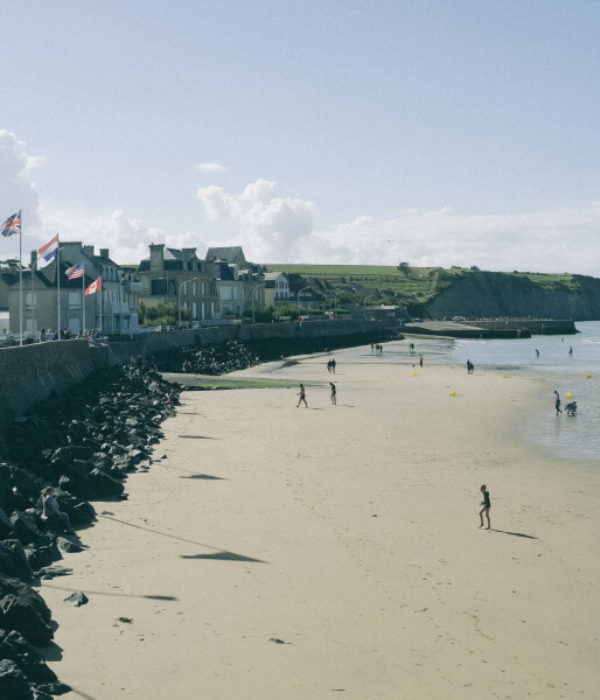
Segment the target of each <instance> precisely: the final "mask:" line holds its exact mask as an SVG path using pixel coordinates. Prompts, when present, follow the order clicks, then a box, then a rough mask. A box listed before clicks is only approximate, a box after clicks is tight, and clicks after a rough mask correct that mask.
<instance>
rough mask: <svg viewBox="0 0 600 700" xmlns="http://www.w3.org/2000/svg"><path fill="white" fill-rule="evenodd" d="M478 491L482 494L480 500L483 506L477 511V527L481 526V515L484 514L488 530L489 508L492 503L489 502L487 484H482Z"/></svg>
mask: <svg viewBox="0 0 600 700" xmlns="http://www.w3.org/2000/svg"><path fill="white" fill-rule="evenodd" d="M480 491H481V493H482V494H483V501H481V505H482V506H483V508H482V509H481V510H480V511H479V518H480V520H481V525H480V526H479V527H483V516H484V515H485V517H486V519H487V527H486V530H489V529H490V527H491V525H492V524H491V522H490V508H491V507H492V504H491V503H490V492H489V491H488V490H487V486H486V485H485V484H483V486H482V487H481V489H480Z"/></svg>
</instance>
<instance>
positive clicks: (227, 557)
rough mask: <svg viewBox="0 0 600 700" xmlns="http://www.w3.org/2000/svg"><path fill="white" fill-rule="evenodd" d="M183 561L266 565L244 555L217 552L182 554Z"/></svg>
mask: <svg viewBox="0 0 600 700" xmlns="http://www.w3.org/2000/svg"><path fill="white" fill-rule="evenodd" d="M181 558H182V559H215V560H217V561H252V562H255V563H257V564H264V563H265V562H264V561H263V560H262V559H253V558H252V557H245V556H244V555H243V554H236V553H235V552H225V551H222V552H215V554H191V555H189V554H182V555H181Z"/></svg>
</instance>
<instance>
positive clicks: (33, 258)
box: [31, 250, 38, 270]
mask: <svg viewBox="0 0 600 700" xmlns="http://www.w3.org/2000/svg"><path fill="white" fill-rule="evenodd" d="M37 256H38V255H37V250H32V251H31V269H32V270H33V268H34V267H35V266H36V263H37Z"/></svg>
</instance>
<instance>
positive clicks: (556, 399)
mask: <svg viewBox="0 0 600 700" xmlns="http://www.w3.org/2000/svg"><path fill="white" fill-rule="evenodd" d="M554 397H555V399H554V408H555V409H556V415H558V414H559V413H562V411H561V410H560V396H559V395H558V391H556V389H555V390H554Z"/></svg>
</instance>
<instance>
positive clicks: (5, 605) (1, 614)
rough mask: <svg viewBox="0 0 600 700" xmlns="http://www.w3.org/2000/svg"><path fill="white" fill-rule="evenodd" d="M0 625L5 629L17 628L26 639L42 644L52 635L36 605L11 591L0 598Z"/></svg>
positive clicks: (46, 642)
mask: <svg viewBox="0 0 600 700" xmlns="http://www.w3.org/2000/svg"><path fill="white" fill-rule="evenodd" d="M0 627H1V628H2V629H5V630H17V632H20V633H21V634H22V635H23V636H24V637H25V639H27V641H29V642H31V643H32V644H37V645H38V646H44V644H48V642H49V641H50V640H51V639H52V637H53V636H54V635H53V634H52V629H51V628H50V625H49V624H47V623H46V622H45V621H44V619H43V618H42V616H41V615H40V613H39V612H38V610H37V609H36V607H35V606H34V605H32V603H31V601H30V600H29V599H28V598H26V597H21V596H16V595H13V594H12V593H9V594H8V595H5V596H4V598H2V600H0Z"/></svg>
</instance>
